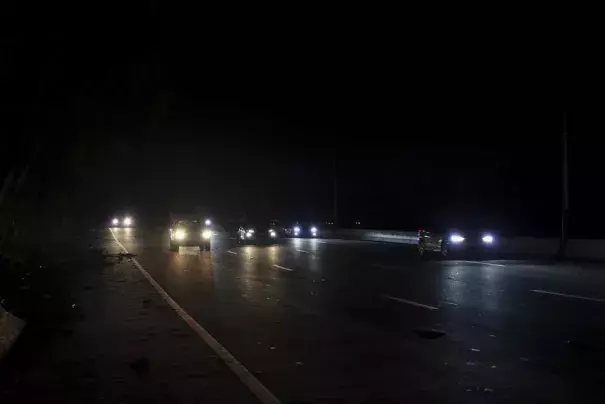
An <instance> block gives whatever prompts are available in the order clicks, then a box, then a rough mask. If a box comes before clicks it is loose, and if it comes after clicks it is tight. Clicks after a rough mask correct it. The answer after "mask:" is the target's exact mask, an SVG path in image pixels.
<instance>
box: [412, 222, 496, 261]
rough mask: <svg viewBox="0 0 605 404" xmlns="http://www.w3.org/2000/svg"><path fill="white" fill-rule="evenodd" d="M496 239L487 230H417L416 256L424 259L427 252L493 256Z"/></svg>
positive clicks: (445, 254) (446, 254)
mask: <svg viewBox="0 0 605 404" xmlns="http://www.w3.org/2000/svg"><path fill="white" fill-rule="evenodd" d="M498 241H499V240H498V237H497V236H496V235H495V234H494V233H493V232H491V231H487V230H454V229H450V230H445V231H438V232H434V231H429V230H426V229H419V230H418V254H419V255H420V256H421V257H424V256H425V255H426V253H428V252H436V253H439V254H440V255H441V256H444V257H446V256H449V255H451V254H464V255H468V254H474V255H485V254H493V253H495V252H496V251H497V250H498Z"/></svg>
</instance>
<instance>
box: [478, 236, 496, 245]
mask: <svg viewBox="0 0 605 404" xmlns="http://www.w3.org/2000/svg"><path fill="white" fill-rule="evenodd" d="M481 241H483V242H484V243H485V244H492V243H493V242H494V236H492V235H491V234H485V235H484V236H483V237H482V238H481Z"/></svg>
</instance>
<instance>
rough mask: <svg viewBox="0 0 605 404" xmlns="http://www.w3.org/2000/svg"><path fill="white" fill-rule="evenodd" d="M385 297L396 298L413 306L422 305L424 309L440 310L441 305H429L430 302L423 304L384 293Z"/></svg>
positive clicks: (397, 300)
mask: <svg viewBox="0 0 605 404" xmlns="http://www.w3.org/2000/svg"><path fill="white" fill-rule="evenodd" d="M384 298H385V299H390V300H394V301H396V302H399V303H405V304H409V305H411V306H416V307H422V308H423V309H429V310H439V307H435V306H429V305H428V304H423V303H418V302H414V301H412V300H407V299H402V298H401V297H393V296H388V295H384Z"/></svg>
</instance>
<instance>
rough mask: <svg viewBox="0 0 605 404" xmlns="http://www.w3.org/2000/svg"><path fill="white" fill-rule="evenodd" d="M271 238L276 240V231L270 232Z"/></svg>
mask: <svg viewBox="0 0 605 404" xmlns="http://www.w3.org/2000/svg"><path fill="white" fill-rule="evenodd" d="M269 236H270V237H273V238H275V236H276V234H275V230H269Z"/></svg>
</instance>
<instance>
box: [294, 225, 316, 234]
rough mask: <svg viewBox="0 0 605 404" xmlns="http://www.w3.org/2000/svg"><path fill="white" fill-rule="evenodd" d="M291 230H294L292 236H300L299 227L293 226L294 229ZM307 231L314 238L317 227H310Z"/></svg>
mask: <svg viewBox="0 0 605 404" xmlns="http://www.w3.org/2000/svg"><path fill="white" fill-rule="evenodd" d="M292 230H294V234H295V235H298V234H300V226H294V229H292ZM309 231H310V232H311V234H313V235H314V236H315V235H317V227H315V226H312V227H311V228H310V229H309Z"/></svg>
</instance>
